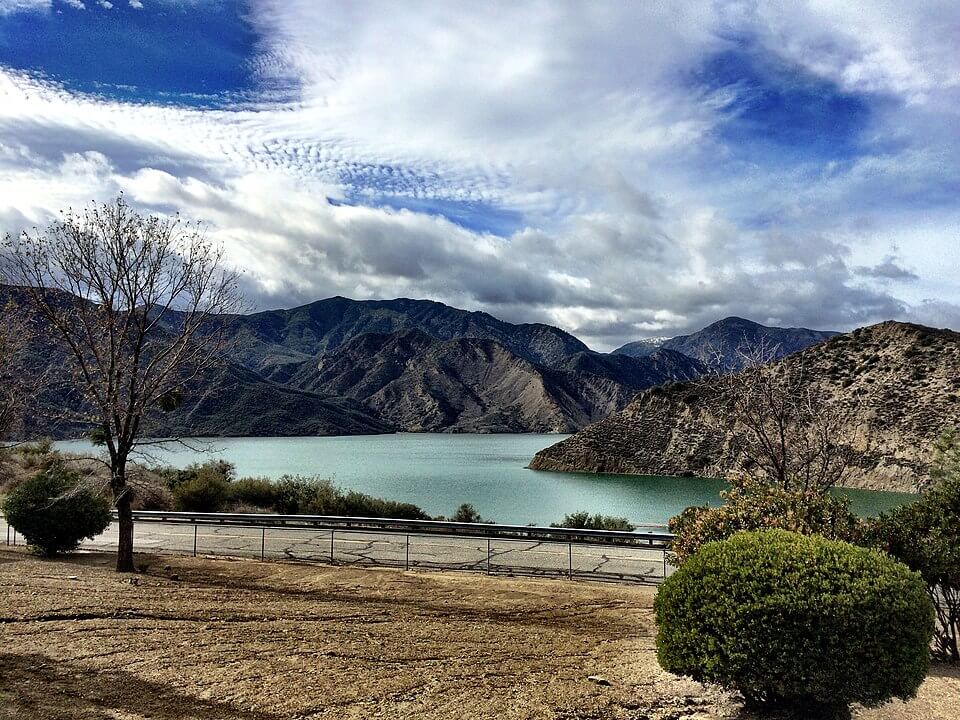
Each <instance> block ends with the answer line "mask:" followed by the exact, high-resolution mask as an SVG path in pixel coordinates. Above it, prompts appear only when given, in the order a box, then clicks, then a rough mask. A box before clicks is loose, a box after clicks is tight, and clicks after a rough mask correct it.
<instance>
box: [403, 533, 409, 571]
mask: <svg viewBox="0 0 960 720" xmlns="http://www.w3.org/2000/svg"><path fill="white" fill-rule="evenodd" d="M403 569H404V570H409V569H410V535H409V534H407V559H406V561H405V562H404V566H403Z"/></svg>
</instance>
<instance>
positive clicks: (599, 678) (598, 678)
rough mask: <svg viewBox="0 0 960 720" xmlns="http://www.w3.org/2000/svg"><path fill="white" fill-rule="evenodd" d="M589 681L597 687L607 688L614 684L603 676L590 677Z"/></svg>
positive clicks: (588, 677)
mask: <svg viewBox="0 0 960 720" xmlns="http://www.w3.org/2000/svg"><path fill="white" fill-rule="evenodd" d="M587 680H589V681H590V682H592V683H596V684H597V685H604V686H607V687H609V686H610V685H612V683H611V682H610V681H609V680H607V679H606V678H605V677H603V676H602V675H588V676H587Z"/></svg>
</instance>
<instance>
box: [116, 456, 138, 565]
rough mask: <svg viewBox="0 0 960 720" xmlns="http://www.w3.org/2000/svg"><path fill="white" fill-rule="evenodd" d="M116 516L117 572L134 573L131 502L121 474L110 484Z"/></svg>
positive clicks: (127, 487)
mask: <svg viewBox="0 0 960 720" xmlns="http://www.w3.org/2000/svg"><path fill="white" fill-rule="evenodd" d="M111 485H112V488H113V497H114V503H115V504H116V508H117V516H118V518H119V520H120V541H119V543H118V544H117V572H134V567H133V509H132V508H131V507H130V503H131V501H132V500H133V497H132V493H131V492H130V487H129V486H128V485H127V479H126V477H125V475H124V473H123V472H120V473H116V474H114V476H113V482H112V483H111Z"/></svg>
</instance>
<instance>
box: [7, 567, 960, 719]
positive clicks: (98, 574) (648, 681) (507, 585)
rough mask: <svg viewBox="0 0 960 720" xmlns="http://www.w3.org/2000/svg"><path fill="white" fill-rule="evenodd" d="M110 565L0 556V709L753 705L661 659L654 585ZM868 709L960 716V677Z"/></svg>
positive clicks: (153, 711) (620, 710) (162, 714)
mask: <svg viewBox="0 0 960 720" xmlns="http://www.w3.org/2000/svg"><path fill="white" fill-rule="evenodd" d="M111 562H112V558H111V557H110V556H107V555H100V554H91V555H80V556H75V557H72V558H69V559H66V560H57V561H48V560H40V559H37V558H34V557H31V556H29V555H27V554H25V553H23V552H22V551H15V550H2V551H0V718H2V719H3V720H6V719H7V718H10V719H12V718H17V719H18V720H23V719H25V718H64V719H69V720H79V719H81V718H82V719H83V720H88V719H89V720H94V719H96V720H101V719H102V718H113V719H115V720H133V719H139V718H154V719H156V720H167V719H170V720H173V718H197V719H199V718H203V719H213V718H238V719H241V720H281V719H286V718H331V719H332V718H337V719H338V720H339V719H340V718H373V717H382V718H438V719H439V718H444V719H445V720H446V719H448V718H560V719H565V720H578V719H584V720H585V719H587V718H598V719H599V718H623V719H627V718H631V719H635V720H640V719H641V718H642V719H647V720H668V719H669V720H679V719H680V718H722V717H726V718H734V717H739V710H738V705H737V703H736V702H735V700H734V699H733V698H731V697H729V696H727V695H726V694H724V693H720V692H717V691H714V690H708V689H705V688H704V687H702V686H700V685H698V684H697V683H694V682H691V681H687V680H683V679H680V678H676V677H673V676H671V675H668V674H666V673H664V672H662V671H661V670H660V669H659V668H658V666H657V664H656V658H655V657H654V651H653V635H654V626H653V619H652V609H651V605H652V599H653V593H654V590H653V588H646V587H626V586H616V585H599V584H592V583H569V582H562V581H555V580H553V581H551V580H531V579H524V580H514V579H506V578H487V577H484V576H478V575H467V574H457V573H425V572H424V573H404V572H400V571H395V570H364V569H350V568H327V567H317V566H306V565H295V564H282V563H259V562H252V561H228V560H213V559H205V558H199V559H193V558H171V557H163V558H159V557H149V556H140V557H139V564H140V565H146V572H145V574H142V575H138V576H133V577H132V578H131V577H124V576H118V575H116V574H115V573H114V572H113V571H112V570H111V569H110V564H111ZM588 676H600V677H601V678H603V679H604V680H605V681H607V682H609V683H610V684H609V685H606V684H600V683H598V682H595V681H594V680H590V679H588ZM857 717H858V718H859V717H862V718H865V719H866V718H870V719H871V720H901V719H902V720H905V719H906V718H911V719H923V718H930V720H933V719H934V718H936V719H937V720H941V719H942V720H949V719H951V718H957V719H958V720H960V676H958V674H957V673H955V672H937V673H935V674H934V675H933V676H931V678H930V679H929V680H928V681H927V683H926V684H925V685H924V687H923V689H922V691H921V696H920V697H919V698H918V699H917V700H915V701H913V702H911V703H909V704H908V705H904V704H902V703H896V704H892V705H889V706H886V707H884V708H881V709H879V710H871V711H863V712H860V713H857Z"/></svg>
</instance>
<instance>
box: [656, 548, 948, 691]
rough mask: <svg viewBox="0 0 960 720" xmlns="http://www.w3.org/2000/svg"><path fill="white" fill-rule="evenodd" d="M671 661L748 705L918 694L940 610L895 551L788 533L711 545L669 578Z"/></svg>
mask: <svg viewBox="0 0 960 720" xmlns="http://www.w3.org/2000/svg"><path fill="white" fill-rule="evenodd" d="M655 609H656V616H657V624H658V633H657V659H658V660H659V661H660V665H661V666H663V668H664V669H665V670H668V671H670V672H673V673H676V674H678V675H688V676H690V677H692V678H694V679H696V680H699V681H702V682H713V683H717V684H719V685H722V686H724V687H726V688H729V689H735V690H739V691H740V692H741V693H742V694H743V695H744V697H745V698H746V700H747V701H748V703H751V704H768V705H774V706H778V705H779V706H793V707H803V708H807V709H811V708H817V707H819V708H822V709H824V710H827V709H833V710H839V709H841V708H846V707H847V706H848V705H849V704H850V703H851V702H859V703H862V704H864V705H877V704H880V703H883V702H886V701H887V700H890V699H891V698H894V697H898V698H903V699H907V698H910V697H913V696H914V695H915V694H916V692H917V689H918V688H919V687H920V684H921V683H922V682H923V679H924V677H925V676H926V672H927V665H928V661H929V647H930V638H931V636H932V633H933V607H932V606H931V604H930V601H929V599H928V598H927V596H926V594H925V592H924V586H923V582H922V581H921V579H920V578H919V577H918V576H917V575H916V574H915V573H913V572H911V571H910V570H909V569H908V568H907V567H906V566H904V565H902V564H901V563H898V562H896V561H895V560H893V559H892V558H890V557H889V556H887V555H883V554H881V553H878V552H875V551H872V550H865V549H862V548H858V547H854V546H853V545H849V544H848V543H845V542H840V541H835V540H827V539H825V538H822V537H806V536H803V535H799V534H797V533H793V532H788V531H785V530H766V531H759V532H743V533H739V534H737V535H734V536H733V537H731V538H729V539H727V540H724V541H721V542H711V543H707V544H706V545H704V546H703V547H701V548H700V549H699V550H698V551H697V552H696V553H694V554H693V555H691V556H690V558H689V559H688V560H687V561H686V562H685V563H684V564H683V566H682V567H681V568H680V569H679V570H677V571H676V572H675V573H674V574H673V575H671V576H670V577H669V578H668V579H667V580H666V581H665V582H664V583H663V585H662V586H661V587H660V591H659V592H658V593H657V597H656V601H655Z"/></svg>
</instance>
